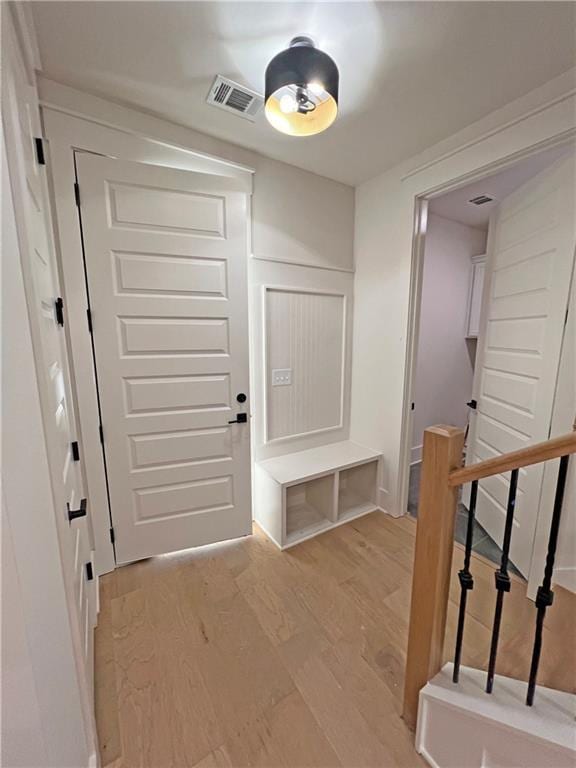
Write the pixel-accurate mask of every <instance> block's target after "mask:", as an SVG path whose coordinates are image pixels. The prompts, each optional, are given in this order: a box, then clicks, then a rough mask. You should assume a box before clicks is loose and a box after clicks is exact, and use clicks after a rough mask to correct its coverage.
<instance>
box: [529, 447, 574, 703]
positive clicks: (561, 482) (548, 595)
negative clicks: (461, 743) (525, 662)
mask: <svg viewBox="0 0 576 768" xmlns="http://www.w3.org/2000/svg"><path fill="white" fill-rule="evenodd" d="M569 459H570V456H562V458H561V459H560V468H559V469H558V481H557V482H556V495H555V497H554V510H553V512H552V523H551V525H550V537H549V539H548V553H547V555H546V566H545V568H544V579H543V581H542V586H540V587H538V592H537V595H536V608H537V613H536V630H535V633H534V649H533V651H532V663H531V665H530V678H529V682H528V693H527V695H526V704H527V705H528V706H529V707H531V706H532V704H533V703H534V691H535V689H536V677H537V675H538V665H539V664H540V653H541V651H542V628H543V626H544V617H545V615H546V609H547V608H548V607H549V606H551V605H552V602H553V600H554V592H553V591H552V590H551V589H550V587H551V585H552V574H553V573H554V559H555V557H556V545H557V544H558V531H559V529H560V516H561V514H562V503H563V501H564V489H565V488H566V476H567V474H568V461H569Z"/></svg>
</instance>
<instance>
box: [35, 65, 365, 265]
mask: <svg viewBox="0 0 576 768" xmlns="http://www.w3.org/2000/svg"><path fill="white" fill-rule="evenodd" d="M38 91H39V95H40V101H41V103H42V104H43V105H44V106H46V105H51V106H53V107H54V108H55V109H57V110H59V111H64V112H67V113H69V114H71V115H84V116H87V117H89V118H90V120H91V122H92V123H95V124H98V123H100V124H101V125H106V126H115V127H118V128H120V129H121V130H122V131H123V133H124V134H125V136H126V135H129V136H138V137H147V138H148V137H149V138H154V139H158V140H161V141H163V142H166V143H167V144H169V145H171V146H173V147H175V148H180V149H181V152H180V155H182V156H186V157H184V159H180V160H179V159H178V157H177V155H178V152H176V151H175V152H174V153H173V164H174V165H177V166H178V167H190V162H191V160H192V158H191V153H194V160H195V163H196V167H197V169H198V170H201V171H204V172H207V173H215V172H220V173H231V172H233V171H234V170H236V172H238V171H242V170H248V171H252V172H253V173H254V193H253V198H252V208H253V211H252V221H253V228H252V254H253V255H254V256H256V257H259V258H269V259H276V260H287V261H290V262H297V263H301V264H311V265H318V266H324V267H334V268H337V269H348V270H350V269H352V268H353V240H354V189H353V188H352V187H349V186H347V185H346V184H340V183H339V182H337V181H332V180H331V179H326V178H324V177H323V176H318V175H316V174H314V173H308V172H307V171H303V170H301V169H299V168H295V167H293V166H291V165H287V164H286V163H281V162H279V161H277V160H272V159H270V158H267V157H264V156H263V155H259V154H257V153H256V152H252V151H250V150H247V149H243V148H241V147H237V146H235V145H234V144H230V143H228V142H226V141H222V140H220V139H216V138H213V137H212V136H207V135H206V134H203V133H200V132H199V131H194V130H192V129H191V128H184V127H182V126H179V125H174V124H173V123H169V122H168V121H165V120H160V119H159V118H156V117H152V116H151V115H147V114H144V113H143V112H139V111H138V110H135V109H129V108H126V107H123V106H120V105H118V104H115V103H114V102H111V101H108V100H107V99H102V98H99V97H96V96H92V95H91V94H86V93H83V92H81V91H77V90H76V89H74V88H70V87H68V86H65V85H61V84H60V83H55V82H54V81H52V80H48V79H46V78H44V77H42V76H40V77H39V78H38ZM231 119H234V118H231ZM215 161H216V165H220V170H219V171H218V170H216V169H215ZM222 161H227V162H229V163H231V164H233V165H232V166H230V165H228V166H225V165H223V164H222Z"/></svg>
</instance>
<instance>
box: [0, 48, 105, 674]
mask: <svg viewBox="0 0 576 768" xmlns="http://www.w3.org/2000/svg"><path fill="white" fill-rule="evenodd" d="M13 64H14V68H13V69H12V70H11V71H10V74H11V75H13V76H14V80H12V79H8V81H7V93H6V94H5V95H6V104H3V112H4V119H5V125H6V136H7V139H8V149H9V152H8V154H9V158H10V160H9V167H10V177H11V182H12V188H13V196H14V201H15V209H16V214H17V225H18V236H19V241H20V250H21V255H22V262H23V263H22V268H23V275H24V279H25V288H26V298H27V302H28V312H29V316H30V326H31V331H32V341H33V344H34V354H35V358H36V365H37V369H38V380H39V384H40V397H41V402H42V409H43V417H44V429H45V435H46V442H47V447H48V456H49V461H50V472H51V480H52V488H53V493H54V503H55V508H56V510H57V515H58V520H57V523H58V534H59V537H60V545H61V556H62V563H63V570H64V576H65V580H66V586H67V589H68V594H69V598H70V603H71V605H70V606H69V608H70V609H71V612H72V621H73V623H74V624H75V625H76V627H77V637H76V642H77V644H78V646H79V648H78V650H79V651H80V652H81V653H82V655H83V658H84V663H85V664H84V670H83V672H84V674H85V676H86V680H87V682H88V685H89V686H90V687H91V686H92V681H93V678H92V665H93V654H92V643H93V627H94V625H95V623H96V607H97V599H96V590H95V585H96V580H95V579H94V578H93V577H92V574H91V568H92V560H93V558H92V554H93V553H92V545H91V542H92V534H91V529H90V525H89V507H88V505H86V512H85V514H84V516H82V517H78V518H76V519H74V520H72V521H70V519H69V510H78V509H81V508H82V498H83V497H84V492H83V480H82V473H81V471H80V461H79V460H78V459H77V458H76V457H75V452H74V451H73V447H72V442H73V441H74V440H76V434H75V419H74V406H73V400H72V394H71V386H70V367H69V362H68V356H67V347H66V339H65V336H64V329H63V327H62V325H61V323H60V322H59V320H58V315H57V311H56V308H57V304H56V302H57V301H61V289H60V283H59V276H58V268H57V264H56V257H55V250H54V242H53V239H52V232H51V222H50V213H49V210H50V209H49V200H48V189H47V180H46V168H45V166H44V165H41V164H40V163H39V161H38V157H37V152H36V150H35V139H36V137H40V136H41V130H40V119H39V113H38V105H37V101H36V92H35V90H34V89H33V88H32V87H31V86H30V85H28V83H27V82H26V79H25V77H24V75H23V72H22V71H21V70H20V68H19V65H18V62H17V61H14V63H13ZM19 75H20V77H21V79H20V80H18V77H19ZM62 312H63V317H64V318H65V316H66V315H65V308H63V310H62ZM64 322H65V320H64ZM8 332H17V330H16V329H10V330H9V331H8Z"/></svg>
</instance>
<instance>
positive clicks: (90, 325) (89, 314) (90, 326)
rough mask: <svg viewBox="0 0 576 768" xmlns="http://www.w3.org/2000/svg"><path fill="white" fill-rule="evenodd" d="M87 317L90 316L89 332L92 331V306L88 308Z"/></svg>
mask: <svg viewBox="0 0 576 768" xmlns="http://www.w3.org/2000/svg"><path fill="white" fill-rule="evenodd" d="M86 317H87V318H88V332H89V333H92V327H93V326H92V312H91V311H90V307H88V309H87V310H86Z"/></svg>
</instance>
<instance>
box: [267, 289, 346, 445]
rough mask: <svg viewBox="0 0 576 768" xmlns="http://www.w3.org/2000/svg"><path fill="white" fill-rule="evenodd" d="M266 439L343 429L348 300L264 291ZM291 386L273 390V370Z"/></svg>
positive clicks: (289, 291) (290, 292)
mask: <svg viewBox="0 0 576 768" xmlns="http://www.w3.org/2000/svg"><path fill="white" fill-rule="evenodd" d="M266 326H267V361H268V365H267V371H266V379H267V381H266V389H267V398H266V402H267V409H266V419H267V439H268V441H272V440H278V439H280V438H288V437H294V436H297V435H307V434H310V433H315V432H319V431H322V430H330V429H337V428H340V427H341V426H342V420H343V414H342V397H343V375H344V370H343V368H344V366H343V355H344V333H345V297H344V296H343V295H338V294H327V293H320V292H318V293H315V292H310V291H299V290H296V289H290V290H284V289H269V290H267V292H266ZM277 368H289V369H291V370H292V384H291V385H289V386H272V371H273V370H274V369H277Z"/></svg>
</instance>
